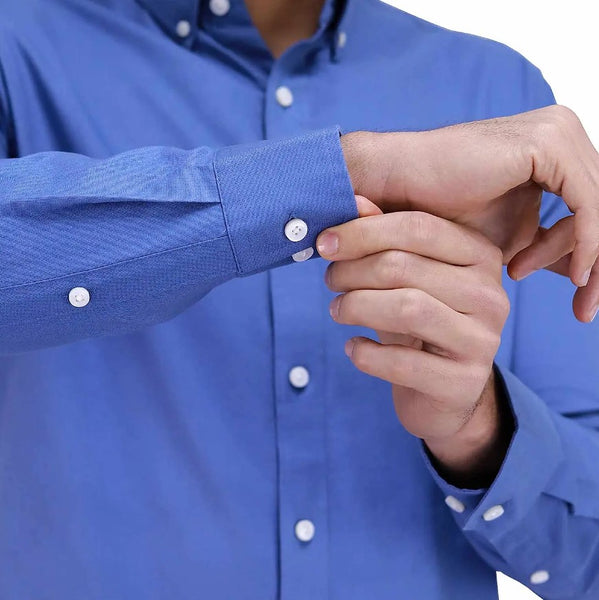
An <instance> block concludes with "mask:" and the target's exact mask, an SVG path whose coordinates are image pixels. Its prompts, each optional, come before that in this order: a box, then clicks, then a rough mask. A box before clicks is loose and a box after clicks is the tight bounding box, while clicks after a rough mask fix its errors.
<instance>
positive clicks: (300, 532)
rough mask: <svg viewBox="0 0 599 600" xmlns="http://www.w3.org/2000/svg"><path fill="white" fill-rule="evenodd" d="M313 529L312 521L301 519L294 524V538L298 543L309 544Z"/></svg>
mask: <svg viewBox="0 0 599 600" xmlns="http://www.w3.org/2000/svg"><path fill="white" fill-rule="evenodd" d="M314 532H315V527H314V523H312V521H309V520H308V519H302V520H301V521H298V522H297V523H296V524H295V537H296V538H297V539H298V540H299V541H300V542H309V541H311V540H312V538H313V537H314Z"/></svg>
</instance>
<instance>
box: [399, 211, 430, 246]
mask: <svg viewBox="0 0 599 600" xmlns="http://www.w3.org/2000/svg"><path fill="white" fill-rule="evenodd" d="M405 219H406V227H407V228H408V230H409V231H410V232H411V234H412V235H413V236H414V237H415V238H416V239H418V240H421V241H422V242H428V241H429V240H430V239H431V237H432V235H433V233H434V232H433V222H432V221H433V219H432V216H431V215H430V214H428V213H425V212H421V211H413V212H409V213H405Z"/></svg>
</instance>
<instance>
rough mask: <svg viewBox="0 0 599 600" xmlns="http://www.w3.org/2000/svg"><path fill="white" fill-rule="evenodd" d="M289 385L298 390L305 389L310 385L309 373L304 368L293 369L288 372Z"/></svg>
mask: <svg viewBox="0 0 599 600" xmlns="http://www.w3.org/2000/svg"><path fill="white" fill-rule="evenodd" d="M289 383H290V384H291V385H292V386H293V387H294V388H297V389H298V390H301V389H303V388H305V387H306V386H307V385H308V384H309V383H310V373H309V372H308V369H306V367H301V366H298V367H293V369H291V370H290V371H289Z"/></svg>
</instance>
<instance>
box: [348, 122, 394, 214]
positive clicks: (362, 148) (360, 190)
mask: <svg viewBox="0 0 599 600" xmlns="http://www.w3.org/2000/svg"><path fill="white" fill-rule="evenodd" d="M380 135H381V134H377V133H372V132H369V131H354V132H352V133H347V134H345V135H342V136H341V148H342V150H343V155H344V157H345V163H346V165H347V170H348V172H349V176H350V179H351V183H352V186H353V188H354V192H355V193H356V194H358V195H362V196H365V197H366V198H368V199H369V200H371V201H372V202H375V203H376V201H377V200H378V199H380V197H381V196H382V190H383V188H384V183H385V176H384V173H385V170H384V169H381V165H380V164H379V165H378V168H376V166H377V163H378V162H379V158H378V155H379V154H380V144H378V139H377V136H380Z"/></svg>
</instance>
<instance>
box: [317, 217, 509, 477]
mask: <svg viewBox="0 0 599 600" xmlns="http://www.w3.org/2000/svg"><path fill="white" fill-rule="evenodd" d="M317 247H318V249H319V252H320V253H321V255H322V256H323V257H324V258H327V259H329V260H332V261H334V262H333V263H332V264H331V265H329V267H328V270H327V277H326V281H327V285H328V286H329V288H330V289H331V290H333V291H336V292H343V294H342V295H339V296H337V297H336V298H335V299H334V300H333V302H332V304H331V315H332V317H333V319H334V320H335V321H337V322H338V323H344V324H348V325H361V326H364V327H370V328H372V329H374V330H376V332H377V333H378V337H379V340H380V342H381V343H377V342H375V341H373V340H370V339H367V338H356V339H352V340H349V342H348V343H347V346H346V352H347V354H348V355H349V357H350V358H351V360H352V361H353V363H354V364H355V365H356V366H357V367H358V368H359V369H360V370H362V371H364V372H365V373H368V374H370V375H374V376H376V377H380V378H382V379H385V380H386V381H389V382H391V383H392V384H393V386H392V389H393V400H394V404H395V409H396V412H397V415H398V417H399V419H400V421H401V422H402V423H403V425H404V427H405V428H406V429H407V430H408V431H409V432H410V433H412V434H413V435H415V436H417V437H419V438H421V439H423V440H424V441H425V443H426V444H427V447H428V449H429V450H430V452H431V453H432V454H433V456H434V457H435V458H436V459H437V461H438V463H439V465H440V466H441V469H442V470H444V471H446V472H447V473H449V474H450V475H451V477H452V479H453V480H454V481H455V480H459V481H460V482H462V483H463V484H464V485H465V484H472V482H476V484H475V486H476V485H478V484H479V483H480V482H481V481H482V482H485V483H486V482H487V481H488V480H490V479H492V478H493V477H494V476H495V473H496V471H497V469H498V468H499V466H500V464H501V461H502V459H503V456H504V453H505V450H506V448H507V443H508V442H509V437H510V433H511V425H510V424H509V423H508V420H507V419H505V418H504V416H505V413H506V412H509V410H508V411H506V410H504V409H505V407H503V406H502V402H505V401H504V400H502V399H501V398H500V397H498V395H497V394H496V393H495V387H494V383H493V360H494V357H495V354H496V352H497V349H498V347H499V343H500V336H501V331H502V329H503V326H504V323H505V320H506V318H507V315H508V312H509V302H508V299H507V296H506V294H505V292H504V290H503V288H502V286H501V271H502V253H501V251H500V250H499V249H498V248H497V247H496V246H494V245H493V244H492V243H491V242H489V241H488V240H487V239H486V238H485V237H484V236H483V235H481V234H480V233H477V232H475V231H473V230H471V229H470V228H467V227H465V226H462V225H458V224H456V223H452V222H450V221H447V220H445V219H441V218H439V217H435V216H432V215H430V214H426V213H422V212H398V213H393V214H388V215H379V216H369V217H365V218H361V219H356V220H355V221H350V222H348V223H345V224H343V225H340V226H338V227H333V228H331V229H328V230H326V231H325V232H323V233H322V234H321V235H320V237H319V238H318V240H317ZM335 248H336V249H335ZM506 423H507V424H506Z"/></svg>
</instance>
